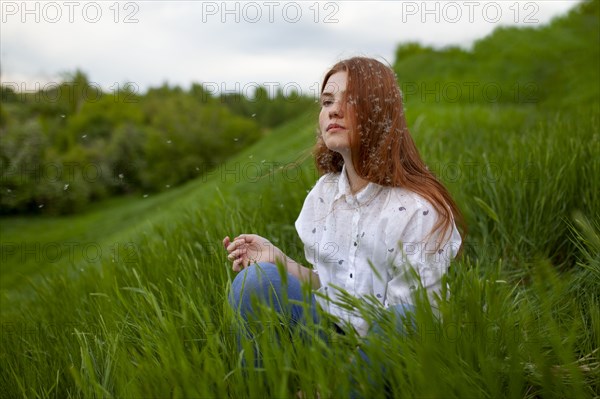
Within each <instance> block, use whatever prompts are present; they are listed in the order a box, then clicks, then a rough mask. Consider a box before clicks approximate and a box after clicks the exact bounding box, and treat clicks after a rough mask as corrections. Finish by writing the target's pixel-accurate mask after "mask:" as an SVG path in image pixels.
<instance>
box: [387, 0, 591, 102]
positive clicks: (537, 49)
mask: <svg viewBox="0 0 600 399" xmlns="http://www.w3.org/2000/svg"><path fill="white" fill-rule="evenodd" d="M599 3H600V2H598V1H595V0H594V1H586V2H582V3H580V4H579V5H577V6H575V7H574V8H573V9H572V10H571V11H570V12H569V13H568V14H567V15H565V16H561V17H558V18H555V19H554V20H553V21H552V22H551V23H550V24H547V25H542V26H536V25H533V26H531V27H499V28H498V29H496V30H495V31H494V32H493V33H492V34H491V35H489V36H487V37H485V38H483V39H480V40H478V41H476V42H475V44H474V46H473V48H472V49H471V50H469V51H467V50H463V49H460V48H458V47H448V48H445V49H441V50H435V49H433V48H430V47H424V46H421V45H419V44H415V43H408V44H403V45H400V46H399V47H398V48H397V50H396V57H395V59H396V61H395V63H394V69H395V71H396V73H397V75H398V79H399V81H400V82H401V86H402V89H403V93H404V97H405V99H406V100H407V101H408V102H412V101H415V102H424V103H428V104H433V103H439V104H447V103H470V102H475V103H482V102H484V103H493V104H497V103H519V104H540V105H541V106H544V107H549V108H557V107H577V106H579V105H580V104H586V103H588V104H591V103H598V88H599V85H600V80H599V78H598V76H599V70H600V69H599V65H598V64H599V59H600V40H599V36H600V32H599V24H598V21H599V20H600V15H599Z"/></svg>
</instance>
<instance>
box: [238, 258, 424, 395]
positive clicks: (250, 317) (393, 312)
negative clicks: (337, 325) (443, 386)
mask: <svg viewBox="0 0 600 399" xmlns="http://www.w3.org/2000/svg"><path fill="white" fill-rule="evenodd" d="M229 303H230V305H231V307H232V308H233V309H234V310H235V311H236V312H238V313H239V315H240V316H241V318H242V320H243V322H244V324H245V326H244V327H243V329H244V333H245V335H246V336H247V337H248V338H251V339H252V338H254V332H253V328H252V324H253V323H256V322H257V319H258V317H259V316H258V314H259V311H258V309H257V305H259V304H263V305H268V306H269V307H271V308H272V309H273V310H275V312H276V313H277V314H278V315H279V316H281V317H282V319H283V321H284V322H285V323H286V324H287V325H288V326H289V328H290V329H294V328H295V327H307V325H308V324H312V325H314V326H318V325H319V324H320V323H321V319H320V317H319V313H318V309H317V303H316V300H315V296H314V294H312V293H310V292H307V290H303V289H302V284H301V283H300V281H299V280H298V279H297V278H296V277H294V276H292V275H291V274H289V273H280V271H279V270H278V269H277V266H275V265H274V264H272V263H263V262H261V263H258V264H253V265H251V266H249V267H247V268H246V269H244V270H242V271H241V272H240V273H239V274H238V275H237V276H236V277H235V279H234V280H233V283H232V284H231V291H230V293H229ZM413 309H414V308H413V307H412V306H410V305H397V306H391V307H389V308H388V311H389V312H390V313H386V315H388V316H391V317H392V319H391V322H392V323H394V324H393V325H395V328H396V331H398V332H399V333H400V334H406V331H405V329H404V324H403V320H402V319H403V318H405V317H408V316H410V312H411V311H412V310H413ZM342 333H343V332H342ZM318 336H319V337H320V338H321V339H325V337H326V335H325V334H324V333H323V332H322V330H319V333H318ZM384 338H385V337H384V332H383V330H382V328H381V326H380V325H379V324H378V323H374V324H373V326H372V327H371V329H370V330H369V332H368V334H367V336H366V337H365V339H364V347H365V349H367V352H368V347H369V343H370V342H371V341H375V342H381V341H382V339H384ZM240 341H241V337H240V336H239V335H238V347H240ZM259 356H260V355H259ZM363 362H364V363H363ZM258 363H260V361H259V362H258ZM365 364H366V366H367V367H368V368H369V369H372V370H373V371H375V369H374V367H373V365H372V364H371V361H370V360H369V357H368V355H367V353H366V352H365V351H364V350H363V349H359V350H358V357H355V360H353V365H355V366H359V367H361V366H364V365H365ZM379 369H380V370H379V372H380V373H384V374H385V369H383V368H381V367H380V368H379ZM369 380H372V379H371V378H369ZM369 383H371V381H369ZM352 385H354V380H352ZM351 397H356V393H355V392H352V393H351Z"/></svg>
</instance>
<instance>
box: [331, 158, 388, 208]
mask: <svg viewBox="0 0 600 399" xmlns="http://www.w3.org/2000/svg"><path fill="white" fill-rule="evenodd" d="M381 188H382V186H380V185H379V184H377V183H373V182H369V183H367V185H366V186H365V187H363V188H362V189H361V190H360V191H359V192H358V193H356V194H352V188H351V186H350V180H348V174H347V173H346V165H343V166H342V171H341V172H340V178H339V180H338V193H337V195H336V197H335V199H338V198H341V197H342V196H345V198H346V202H347V203H349V204H355V203H358V205H363V204H365V203H367V202H368V201H370V200H371V199H372V198H373V196H375V194H377V193H378V192H379V191H380V190H381Z"/></svg>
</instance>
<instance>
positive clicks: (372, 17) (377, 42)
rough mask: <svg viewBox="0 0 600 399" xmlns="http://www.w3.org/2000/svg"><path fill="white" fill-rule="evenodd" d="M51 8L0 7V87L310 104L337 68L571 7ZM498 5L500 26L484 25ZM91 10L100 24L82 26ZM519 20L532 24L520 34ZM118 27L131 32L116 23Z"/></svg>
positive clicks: (183, 4)
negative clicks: (70, 75)
mask: <svg viewBox="0 0 600 399" xmlns="http://www.w3.org/2000/svg"><path fill="white" fill-rule="evenodd" d="M51 3H54V4H55V5H56V6H52V7H54V8H52V7H49V6H48V5H47V4H48V3H47V2H46V3H44V2H27V5H26V7H28V8H27V9H28V10H29V11H30V12H29V13H26V12H25V10H24V9H23V8H22V5H23V4H25V3H23V2H16V1H14V2H11V1H3V2H2V5H1V7H2V25H1V27H0V29H1V32H0V33H1V35H0V48H1V52H0V66H1V68H2V69H1V79H2V81H3V82H19V83H20V84H25V85H26V86H27V87H28V88H33V84H34V82H41V83H42V84H43V83H44V82H47V81H52V80H56V79H57V76H58V74H59V73H61V72H67V71H68V72H73V71H74V70H75V69H76V68H80V69H82V70H83V71H84V72H86V73H87V74H88V76H89V78H90V80H92V81H93V82H96V83H98V84H100V85H101V86H102V87H104V88H109V87H110V86H111V85H114V84H115V83H122V82H124V81H127V80H129V81H134V82H135V83H136V84H138V86H139V87H140V90H145V89H147V88H148V87H151V86H159V85H161V84H162V83H163V82H169V83H170V84H178V85H181V86H184V87H187V86H188V85H189V84H190V83H191V82H192V81H195V82H215V83H218V86H221V85H223V86H224V87H225V88H226V89H232V88H235V87H236V84H239V86H240V87H244V85H252V84H253V83H255V82H257V83H260V82H280V85H281V86H283V85H286V84H287V85H288V86H289V85H292V84H294V82H296V83H298V84H299V85H301V87H302V88H303V90H304V91H305V92H307V93H310V92H311V90H313V91H314V90H315V89H314V88H312V89H311V87H313V86H314V85H315V84H318V82H319V81H320V79H321V77H322V75H323V73H324V72H325V70H326V69H327V67H328V66H330V65H331V64H333V63H334V62H335V61H337V60H338V59H340V58H342V57H346V56H351V55H357V54H361V55H367V56H375V57H380V58H385V59H386V60H387V61H389V62H390V63H391V62H393V61H394V59H393V57H394V51H395V49H396V47H397V46H398V44H400V43H401V42H406V41H419V42H421V43H424V44H427V45H433V46H436V47H441V46H446V45H461V46H463V47H468V46H469V45H471V44H472V42H473V41H474V40H476V39H478V38H481V37H483V36H485V35H487V34H489V33H490V32H491V31H492V30H493V29H494V28H496V27H497V26H500V25H503V24H515V19H516V20H517V22H518V23H519V24H520V25H523V26H538V25H540V24H543V23H547V22H548V21H549V20H550V19H551V18H552V17H554V16H556V15H561V14H564V13H565V12H566V11H567V10H569V9H570V8H572V7H573V6H574V5H575V4H577V2H574V1H572V0H569V1H557V0H553V1H536V2H531V1H529V2H484V1H481V2H467V1H456V2H447V1H446V2H444V1H441V2H440V1H428V2H423V1H397V2H391V1H374V2H372V1H369V2H367V1H350V2H318V3H317V2H312V1H311V2H266V1H265V2H260V1H259V2H250V3H248V2H227V3H224V2H192V1H173V2H167V1H135V2H119V3H116V2H95V3H94V2H83V1H82V2H74V4H76V5H77V6H76V7H75V8H73V9H71V11H72V13H71V15H70V16H71V19H72V20H73V22H69V7H71V6H69V5H68V3H69V2H60V1H58V2H51ZM452 3H453V4H454V5H452ZM492 3H493V4H492ZM35 4H37V6H36V5H35ZM223 4H225V7H223V6H222V5H223ZM436 4H437V5H436ZM474 4H477V5H476V6H475V5H474ZM486 4H487V5H486ZM490 4H491V5H490ZM494 4H495V5H494ZM115 5H117V6H118V13H117V7H115ZM496 5H497V6H498V7H500V14H501V15H500V17H501V18H499V20H498V21H497V22H493V20H494V19H495V17H496V14H494V10H496V9H497V7H496ZM36 7H37V10H36ZM56 7H58V9H59V10H60V11H61V18H60V20H59V21H58V22H55V23H51V22H49V19H57V13H56V12H55V11H56V9H57V8H56ZM469 7H470V8H469ZM485 7H487V8H485ZM511 7H512V8H511ZM98 8H99V9H100V11H101V13H100V14H98V18H97V19H98V21H97V22H95V23H91V22H90V20H91V19H93V18H95V17H96V13H95V11H96V10H97V9H98ZM484 8H485V9H486V10H487V14H484V13H483V10H484ZM84 9H85V10H86V12H84ZM298 10H300V11H301V12H300V13H298V12H297V11H298ZM457 10H458V11H460V12H461V13H462V17H461V18H460V19H458V20H457V21H456V22H455V23H451V22H449V20H451V19H457V15H458V14H457V13H456V11H457ZM470 10H471V11H473V12H472V15H471V17H472V18H469V11H470ZM427 11H429V13H427ZM517 11H518V13H517ZM528 16H529V19H530V20H532V19H537V20H538V22H533V23H525V22H526V17H528ZM36 17H38V18H39V22H36V21H35V18H36ZM127 17H129V19H130V20H131V19H135V20H137V22H135V23H124V20H125V19H126V18H127ZM327 17H329V21H328V23H326V19H327ZM436 18H437V19H438V21H437V22H436ZM23 19H24V20H25V22H23V21H22V20H23ZM115 19H116V20H117V22H115ZM423 19H424V21H425V22H423ZM470 19H471V20H470ZM236 20H237V22H236ZM253 21H256V22H253ZM294 21H295V22H294ZM529 22H531V21H529Z"/></svg>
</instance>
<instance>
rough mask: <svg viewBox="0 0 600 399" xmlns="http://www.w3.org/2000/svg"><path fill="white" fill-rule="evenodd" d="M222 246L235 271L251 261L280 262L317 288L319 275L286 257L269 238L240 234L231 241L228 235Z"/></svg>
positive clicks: (288, 270) (289, 270)
mask: <svg viewBox="0 0 600 399" xmlns="http://www.w3.org/2000/svg"><path fill="white" fill-rule="evenodd" d="M223 246H224V247H225V249H226V250H227V252H228V253H229V255H228V256H227V259H229V260H230V261H232V262H233V264H232V269H233V270H234V271H236V272H239V271H241V270H242V269H245V268H246V267H248V265H249V264H251V263H256V262H269V263H273V264H276V263H278V262H279V263H281V264H283V265H284V266H285V269H286V270H287V272H288V273H289V274H291V275H292V276H294V277H296V278H297V279H298V280H300V281H302V282H307V283H309V284H310V285H311V287H313V288H319V287H320V286H321V282H320V281H319V276H318V275H317V274H316V273H315V272H314V271H313V270H312V269H309V268H307V267H305V266H302V265H301V264H300V263H298V262H296V261H295V260H293V259H292V258H290V257H288V256H287V255H286V254H284V253H283V251H281V250H280V249H279V248H277V247H276V246H274V245H273V244H272V243H271V242H270V241H269V240H267V239H266V238H264V237H261V236H259V235H256V234H241V235H239V236H237V237H236V238H234V239H233V241H231V239H230V238H229V236H227V237H225V238H224V239H223Z"/></svg>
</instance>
